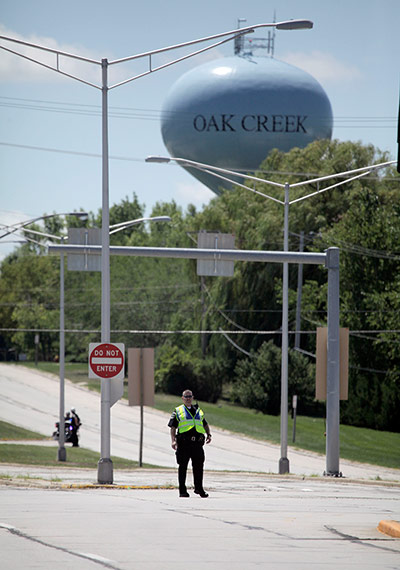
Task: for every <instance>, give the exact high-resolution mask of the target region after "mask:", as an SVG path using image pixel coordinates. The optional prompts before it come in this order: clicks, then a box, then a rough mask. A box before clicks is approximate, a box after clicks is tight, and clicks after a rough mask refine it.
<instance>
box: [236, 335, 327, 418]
mask: <svg viewBox="0 0 400 570" xmlns="http://www.w3.org/2000/svg"><path fill="white" fill-rule="evenodd" d="M288 384H289V385H288V391H289V401H288V404H289V403H290V402H291V398H292V396H293V395H294V394H296V395H297V401H298V407H297V409H298V412H299V413H301V414H314V415H315V414H319V413H322V412H323V410H324V405H323V404H320V403H318V402H316V401H315V399H314V396H315V379H314V366H313V365H312V364H310V362H309V361H308V359H307V358H306V357H305V356H303V355H302V354H300V353H299V352H296V351H290V352H289V380H288ZM231 399H232V400H233V401H234V402H238V403H240V404H242V405H243V406H246V407H248V408H253V409H255V410H259V411H260V412H263V413H264V414H272V415H278V414H279V413H280V406H281V349H280V348H278V347H277V346H276V345H275V344H274V343H273V342H272V341H270V342H264V343H263V344H262V345H261V347H260V348H259V350H258V351H257V352H255V353H252V358H248V359H245V360H244V359H243V360H241V361H239V362H238V364H237V365H236V368H235V379H234V384H233V388H232V393H231Z"/></svg>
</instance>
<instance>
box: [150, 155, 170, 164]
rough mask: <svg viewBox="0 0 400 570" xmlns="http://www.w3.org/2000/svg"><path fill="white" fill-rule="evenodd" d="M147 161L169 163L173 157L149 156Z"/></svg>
mask: <svg viewBox="0 0 400 570" xmlns="http://www.w3.org/2000/svg"><path fill="white" fill-rule="evenodd" d="M145 162H161V163H168V162H171V159H170V158H169V157H168V156H148V157H147V158H146V159H145Z"/></svg>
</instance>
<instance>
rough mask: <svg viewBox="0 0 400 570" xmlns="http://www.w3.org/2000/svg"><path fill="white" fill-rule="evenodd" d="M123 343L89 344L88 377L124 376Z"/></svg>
mask: <svg viewBox="0 0 400 570" xmlns="http://www.w3.org/2000/svg"><path fill="white" fill-rule="evenodd" d="M124 365H125V345H124V344H123V343H116V344H111V343H109V342H104V343H95V342H91V343H90V344H89V378H124V377H125V366H124Z"/></svg>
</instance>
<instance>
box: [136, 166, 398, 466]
mask: <svg viewBox="0 0 400 570" xmlns="http://www.w3.org/2000/svg"><path fill="white" fill-rule="evenodd" d="M171 161H172V162H176V163H177V164H181V165H182V166H188V167H191V168H197V169H199V170H202V171H204V172H207V173H208V174H212V175H213V176H216V177H217V178H220V179H221V180H224V181H225V182H229V183H230V184H231V185H232V187H235V186H238V187H240V188H244V189H245V190H248V191H249V192H253V193H254V194H257V195H260V196H263V197H264V198H267V199H269V200H273V201H274V202H277V203H278V204H281V205H283V206H284V229H283V233H284V238H283V241H284V244H283V249H284V251H286V252H287V251H289V206H290V205H291V204H295V203H296V202H301V201H302V200H306V199H307V198H311V197H312V196H316V195H317V194H322V193H323V192H326V191H328V190H331V189H332V188H337V187H339V186H342V185H343V184H346V183H347V182H351V181H353V180H357V179H359V178H362V177H364V176H367V175H368V174H370V173H371V172H374V171H377V170H380V169H381V168H386V167H388V166H392V165H394V164H395V163H396V161H395V160H392V161H388V162H382V163H380V164H373V165H371V166H365V167H362V168H356V169H354V170H348V171H346V172H337V173H335V174H330V175H328V176H321V177H318V178H313V179H311V180H305V181H304V182H298V183H295V184H289V183H288V182H286V183H285V184H280V183H278V182H274V181H272V180H265V179H264V178H258V177H257V176H251V175H249V174H243V173H241V172H235V171H233V170H228V169H226V168H220V167H217V166H213V165H210V164H204V163H201V162H196V161H194V160H189V159H186V158H181V157H168V156H148V157H147V158H146V162H150V163H168V162H171ZM347 176H350V177H349V178H346V177H347ZM232 177H234V179H232ZM338 177H344V178H345V179H344V180H342V181H341V182H336V183H335V184H331V185H329V186H327V187H325V188H322V189H318V190H316V191H315V192H312V193H311V194H307V195H305V196H302V197H300V198H296V199H294V200H292V201H290V189H291V188H297V187H300V186H306V185H308V184H314V183H319V182H322V181H328V180H331V179H332V178H338ZM236 178H241V179H243V180H249V181H251V182H253V183H254V182H258V183H261V184H267V185H270V186H275V187H279V188H281V189H283V190H284V193H285V197H284V201H282V200H279V199H277V198H274V197H273V196H269V195H268V194H265V193H263V192H259V191H258V190H256V189H255V188H251V187H250V186H245V185H244V184H242V183H240V182H238V181H237V180H236ZM332 249H335V248H332ZM329 260H330V263H331V265H332V267H333V268H334V272H333V275H335V277H331V281H330V287H331V290H332V291H334V293H332V295H331V300H332V299H336V301H335V303H337V306H336V305H335V306H334V307H332V308H331V313H333V314H334V315H335V316H334V319H331V323H333V322H336V317H337V323H339V300H338V290H339V289H338V288H339V252H338V251H337V253H333V254H331V256H330V257H329ZM329 268H330V266H328V269H329ZM331 273H332V272H331V271H330V272H329V274H331ZM328 288H329V285H328ZM288 291H289V267H288V263H286V262H285V261H283V280H282V355H281V457H280V459H279V466H278V468H279V473H280V474H284V473H289V460H288V458H287V434H288V384H289V379H288V352H289V342H288V339H289V334H288V333H289V331H288V328H289V323H288V321H289V317H288ZM336 293H337V296H335V295H336ZM332 302H333V301H332ZM335 311H337V314H336V313H335ZM337 326H339V325H338V324H337ZM332 327H333V325H331V329H330V330H331V333H330V332H329V330H328V340H329V338H330V339H332V340H331V342H332V343H333V345H334V348H332V349H330V350H329V353H328V366H327V375H328V377H329V380H328V387H329V386H330V389H331V392H330V394H329V392H328V395H327V401H326V407H327V418H328V416H329V424H330V426H331V427H330V429H329V430H328V429H327V438H326V449H327V455H326V456H327V469H326V474H329V475H338V474H339V427H338V426H339V422H340V409H339V399H338V398H337V397H336V394H337V393H339V392H338V391H339V381H340V378H339V362H340V360H339V358H340V354H339V344H337V345H336V344H335V343H336V329H334V328H332ZM328 328H329V323H328ZM337 334H339V333H337ZM328 389H329V388H328Z"/></svg>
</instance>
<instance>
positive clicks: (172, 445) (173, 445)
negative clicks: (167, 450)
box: [171, 441, 178, 451]
mask: <svg viewBox="0 0 400 570" xmlns="http://www.w3.org/2000/svg"><path fill="white" fill-rule="evenodd" d="M171 447H172V449H174V450H175V451H176V449H177V447H178V446H177V444H176V441H173V442H172V443H171Z"/></svg>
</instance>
